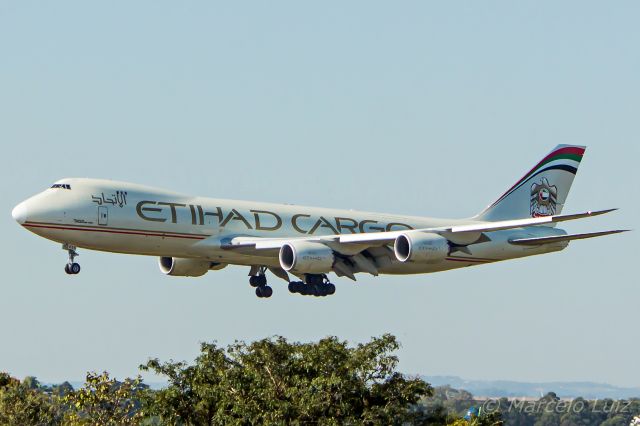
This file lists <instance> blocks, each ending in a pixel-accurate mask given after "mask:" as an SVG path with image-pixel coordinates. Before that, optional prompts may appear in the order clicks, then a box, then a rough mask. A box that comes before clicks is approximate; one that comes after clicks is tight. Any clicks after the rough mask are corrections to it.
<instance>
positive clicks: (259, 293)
mask: <svg viewBox="0 0 640 426" xmlns="http://www.w3.org/2000/svg"><path fill="white" fill-rule="evenodd" d="M256 296H258V297H260V298H262V297H264V296H263V294H262V287H256Z"/></svg>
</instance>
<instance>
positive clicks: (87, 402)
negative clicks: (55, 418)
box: [63, 371, 147, 426]
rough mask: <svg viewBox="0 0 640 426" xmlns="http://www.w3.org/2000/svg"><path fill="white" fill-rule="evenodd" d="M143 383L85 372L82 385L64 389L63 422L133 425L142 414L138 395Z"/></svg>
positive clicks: (105, 373) (143, 389)
mask: <svg viewBox="0 0 640 426" xmlns="http://www.w3.org/2000/svg"><path fill="white" fill-rule="evenodd" d="M146 389H147V387H146V386H145V385H143V384H142V379H141V378H140V377H137V378H135V379H129V378H127V379H125V381H124V382H118V381H117V380H116V379H112V378H110V377H109V373H107V372H106V371H105V372H103V373H102V374H97V373H93V372H89V373H87V378H86V382H85V384H84V386H83V387H82V388H80V389H78V390H76V391H73V390H72V391H70V392H68V393H67V394H66V395H65V397H64V399H63V401H64V403H65V405H66V406H67V411H66V413H65V424H69V425H100V426H102V425H114V426H115V425H137V424H140V422H141V421H142V419H143V418H144V412H143V411H142V410H140V403H139V397H140V396H141V394H142V393H143V392H145V391H146Z"/></svg>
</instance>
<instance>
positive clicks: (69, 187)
mask: <svg viewBox="0 0 640 426" xmlns="http://www.w3.org/2000/svg"><path fill="white" fill-rule="evenodd" d="M51 188H61V189H71V185H68V184H66V183H54V184H53V185H51Z"/></svg>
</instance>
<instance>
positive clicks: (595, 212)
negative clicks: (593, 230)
mask: <svg viewBox="0 0 640 426" xmlns="http://www.w3.org/2000/svg"><path fill="white" fill-rule="evenodd" d="M616 210H620V209H619V208H618V207H616V208H613V209H605V210H595V211H592V210H590V211H589V215H590V216H599V215H601V214H607V213H611V212H614V211H616Z"/></svg>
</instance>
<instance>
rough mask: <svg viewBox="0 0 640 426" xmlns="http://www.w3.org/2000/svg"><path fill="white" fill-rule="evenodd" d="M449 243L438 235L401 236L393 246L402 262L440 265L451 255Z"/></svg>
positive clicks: (411, 234)
mask: <svg viewBox="0 0 640 426" xmlns="http://www.w3.org/2000/svg"><path fill="white" fill-rule="evenodd" d="M449 250H450V247H449V241H447V239H446V238H444V237H441V236H440V235H438V234H425V233H417V232H411V233H406V234H401V235H400V236H398V237H397V238H396V241H395V243H394V244H393V251H394V253H395V254H396V258H397V259H398V260H399V261H400V262H410V261H411V262H418V263H439V262H442V261H443V260H445V259H446V257H447V256H448V255H449Z"/></svg>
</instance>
